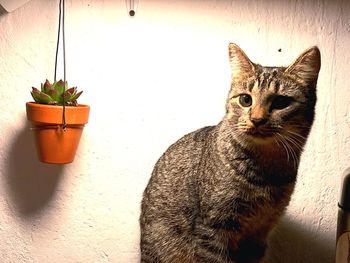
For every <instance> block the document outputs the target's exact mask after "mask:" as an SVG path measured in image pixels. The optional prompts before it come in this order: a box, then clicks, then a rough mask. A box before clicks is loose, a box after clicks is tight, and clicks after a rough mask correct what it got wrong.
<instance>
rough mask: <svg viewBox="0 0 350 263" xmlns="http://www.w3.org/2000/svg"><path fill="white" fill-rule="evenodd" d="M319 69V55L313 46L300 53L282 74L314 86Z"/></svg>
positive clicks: (318, 51)
mask: <svg viewBox="0 0 350 263" xmlns="http://www.w3.org/2000/svg"><path fill="white" fill-rule="evenodd" d="M320 68H321V53H320V50H319V49H318V47H316V46H314V47H311V48H309V49H308V50H306V51H305V52H304V53H302V54H301V55H300V56H299V57H298V58H297V60H296V61H295V62H294V63H293V64H292V65H290V66H289V67H287V69H286V70H285V71H284V73H285V74H287V75H290V76H292V77H295V78H296V79H297V80H298V81H300V82H302V83H306V84H316V83H317V77H318V73H319V71H320Z"/></svg>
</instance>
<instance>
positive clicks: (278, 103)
mask: <svg viewBox="0 0 350 263" xmlns="http://www.w3.org/2000/svg"><path fill="white" fill-rule="evenodd" d="M292 102H293V98H292V97H288V96H277V97H276V98H275V99H274V100H273V101H272V104H271V109H276V110H282V109H285V108H287V107H288V106H289V105H290V104H291V103H292Z"/></svg>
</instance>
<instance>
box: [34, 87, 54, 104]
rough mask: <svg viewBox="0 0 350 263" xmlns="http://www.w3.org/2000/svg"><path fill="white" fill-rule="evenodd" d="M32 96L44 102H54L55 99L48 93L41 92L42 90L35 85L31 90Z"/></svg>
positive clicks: (37, 100) (36, 100)
mask: <svg viewBox="0 0 350 263" xmlns="http://www.w3.org/2000/svg"><path fill="white" fill-rule="evenodd" d="M31 94H32V97H33V99H34V100H35V102H38V103H43V104H54V103H55V101H54V100H53V99H52V98H51V97H50V96H49V95H47V94H45V93H43V92H41V91H40V90H38V89H36V88H34V87H33V90H32V91H31Z"/></svg>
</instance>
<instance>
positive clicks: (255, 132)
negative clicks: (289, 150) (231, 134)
mask: <svg viewBox="0 0 350 263" xmlns="http://www.w3.org/2000/svg"><path fill="white" fill-rule="evenodd" d="M245 133H246V134H247V135H249V136H252V137H255V138H259V139H265V138H270V137H273V136H275V132H274V131H272V130H271V129H259V128H250V129H248V130H246V132H245Z"/></svg>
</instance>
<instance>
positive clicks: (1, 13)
mask: <svg viewBox="0 0 350 263" xmlns="http://www.w3.org/2000/svg"><path fill="white" fill-rule="evenodd" d="M5 14H7V12H6V10H5V8H3V7H2V6H1V5H0V16H2V15H5Z"/></svg>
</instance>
